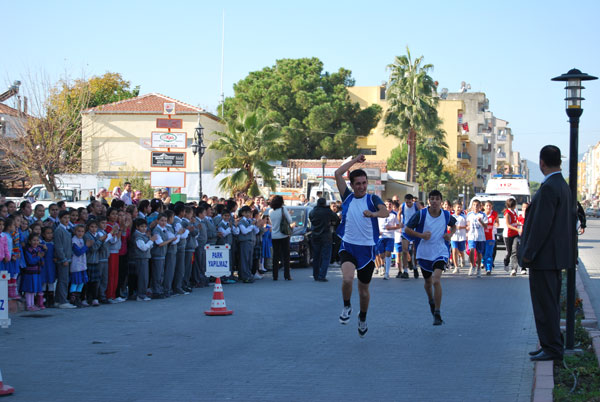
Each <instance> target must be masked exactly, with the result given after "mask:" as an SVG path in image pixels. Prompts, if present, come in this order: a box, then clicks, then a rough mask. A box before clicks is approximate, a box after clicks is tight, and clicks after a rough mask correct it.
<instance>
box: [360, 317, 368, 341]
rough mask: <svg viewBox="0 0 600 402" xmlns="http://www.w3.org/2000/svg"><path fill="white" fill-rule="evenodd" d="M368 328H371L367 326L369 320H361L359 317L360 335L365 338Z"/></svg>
mask: <svg viewBox="0 0 600 402" xmlns="http://www.w3.org/2000/svg"><path fill="white" fill-rule="evenodd" d="M368 330H369V328H367V322H366V321H361V320H360V318H359V319H358V336H360V337H361V338H364V337H365V335H366V333H367V331H368Z"/></svg>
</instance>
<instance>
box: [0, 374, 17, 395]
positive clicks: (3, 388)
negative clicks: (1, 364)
mask: <svg viewBox="0 0 600 402" xmlns="http://www.w3.org/2000/svg"><path fill="white" fill-rule="evenodd" d="M13 392H15V389H14V388H13V387H11V386H10V385H6V384H4V383H3V382H2V371H0V395H10V394H12V393H13Z"/></svg>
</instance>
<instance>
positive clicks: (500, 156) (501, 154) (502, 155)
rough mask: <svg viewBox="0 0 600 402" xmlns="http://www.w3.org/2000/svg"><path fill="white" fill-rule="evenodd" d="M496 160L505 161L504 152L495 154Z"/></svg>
mask: <svg viewBox="0 0 600 402" xmlns="http://www.w3.org/2000/svg"><path fill="white" fill-rule="evenodd" d="M496 158H498V159H506V152H503V151H498V152H497V153H496Z"/></svg>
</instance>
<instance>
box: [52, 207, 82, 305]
mask: <svg viewBox="0 0 600 402" xmlns="http://www.w3.org/2000/svg"><path fill="white" fill-rule="evenodd" d="M58 220H59V222H60V223H59V224H58V226H57V228H56V229H55V230H54V256H55V257H56V279H57V286H56V306H57V307H58V308H77V307H76V306H74V305H72V304H71V303H69V302H68V301H67V292H68V290H69V273H70V266H71V258H72V257H73V243H72V241H71V239H72V236H71V233H69V230H68V224H69V212H68V211H60V213H59V214H58Z"/></svg>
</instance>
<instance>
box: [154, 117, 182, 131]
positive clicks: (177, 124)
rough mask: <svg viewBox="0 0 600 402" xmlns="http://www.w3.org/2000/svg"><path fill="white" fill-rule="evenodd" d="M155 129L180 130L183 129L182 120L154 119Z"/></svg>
mask: <svg viewBox="0 0 600 402" xmlns="http://www.w3.org/2000/svg"><path fill="white" fill-rule="evenodd" d="M156 128H170V129H174V130H181V129H182V128H183V119H156Z"/></svg>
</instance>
